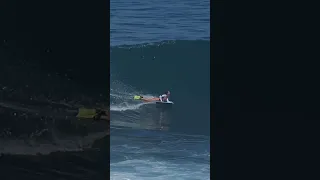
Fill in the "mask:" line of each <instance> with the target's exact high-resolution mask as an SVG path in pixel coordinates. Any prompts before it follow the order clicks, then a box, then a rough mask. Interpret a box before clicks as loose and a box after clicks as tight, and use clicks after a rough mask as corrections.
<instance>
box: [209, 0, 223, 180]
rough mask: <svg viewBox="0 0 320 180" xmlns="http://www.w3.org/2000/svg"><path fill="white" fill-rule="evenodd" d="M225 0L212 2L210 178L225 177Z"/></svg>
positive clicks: (219, 179)
mask: <svg viewBox="0 0 320 180" xmlns="http://www.w3.org/2000/svg"><path fill="white" fill-rule="evenodd" d="M224 31H225V29H224V1H223V0H214V1H211V2H210V48H211V51H210V52H211V53H210V58H211V59H210V92H211V94H210V100H211V103H210V104H211V105H210V106H211V107H210V109H211V117H210V120H211V123H210V124H211V128H210V129H211V132H210V134H211V135H210V141H211V142H210V177H211V178H210V179H215V180H221V179H223V178H224V165H223V159H224V157H223V144H224V133H225V131H224V121H223V105H224V103H223V102H224V101H223V95H224V92H223V90H224V46H225V44H224Z"/></svg>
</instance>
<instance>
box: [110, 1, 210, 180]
mask: <svg viewBox="0 0 320 180" xmlns="http://www.w3.org/2000/svg"><path fill="white" fill-rule="evenodd" d="M209 3H210V2H209V1H199V0H197V1H189V0H184V1H182V0H178V1H154V0H152V1H144V0H143V1H128V0H120V1H115V0H111V4H110V8H111V25H110V28H111V35H110V37H111V50H110V51H111V54H110V56H111V57H110V61H111V62H110V63H111V66H110V81H111V84H110V110H111V122H110V125H111V127H110V131H111V132H110V146H111V147H110V148H111V149H110V156H111V160H110V178H111V179H115V180H122V179H201V180H204V179H210V68H209V67H210V66H209V65H210V42H209V37H210V35H209V34H210V29H209V26H210V24H209V20H210V10H209V7H210V6H209V5H210V4H209ZM167 90H170V91H171V98H170V100H171V101H173V102H174V103H175V104H174V105H173V106H169V107H168V106H162V107H159V106H156V105H155V104H153V103H142V102H139V101H135V100H133V96H134V95H143V96H145V97H148V96H150V97H153V96H159V95H160V94H162V93H163V92H164V91H167Z"/></svg>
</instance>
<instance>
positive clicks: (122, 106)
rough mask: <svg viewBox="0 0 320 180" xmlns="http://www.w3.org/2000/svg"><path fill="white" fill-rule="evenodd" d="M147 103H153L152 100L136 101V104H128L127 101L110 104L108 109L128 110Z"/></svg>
mask: <svg viewBox="0 0 320 180" xmlns="http://www.w3.org/2000/svg"><path fill="white" fill-rule="evenodd" d="M147 104H154V102H145V103H138V104H129V103H122V104H118V105H111V106H110V111H128V110H137V109H139V108H140V107H141V106H144V105H147Z"/></svg>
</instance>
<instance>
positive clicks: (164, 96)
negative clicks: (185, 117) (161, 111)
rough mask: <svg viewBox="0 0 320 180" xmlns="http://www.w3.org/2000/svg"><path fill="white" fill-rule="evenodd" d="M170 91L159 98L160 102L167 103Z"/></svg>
mask: <svg viewBox="0 0 320 180" xmlns="http://www.w3.org/2000/svg"><path fill="white" fill-rule="evenodd" d="M169 96H170V91H167V92H165V93H164V94H162V95H160V96H159V99H160V101H161V102H169Z"/></svg>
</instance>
